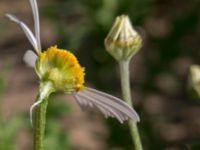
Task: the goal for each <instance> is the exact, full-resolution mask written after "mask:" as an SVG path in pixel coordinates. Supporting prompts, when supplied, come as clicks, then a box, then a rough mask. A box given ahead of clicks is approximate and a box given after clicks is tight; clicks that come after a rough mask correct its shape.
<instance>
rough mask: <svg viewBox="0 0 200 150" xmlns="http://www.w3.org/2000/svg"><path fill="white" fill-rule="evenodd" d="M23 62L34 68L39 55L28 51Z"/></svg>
mask: <svg viewBox="0 0 200 150" xmlns="http://www.w3.org/2000/svg"><path fill="white" fill-rule="evenodd" d="M23 60H24V62H25V63H26V64H27V66H29V67H32V68H34V67H35V62H36V60H37V55H36V54H35V53H34V52H33V51H32V50H27V51H26V52H25V54H24V57H23Z"/></svg>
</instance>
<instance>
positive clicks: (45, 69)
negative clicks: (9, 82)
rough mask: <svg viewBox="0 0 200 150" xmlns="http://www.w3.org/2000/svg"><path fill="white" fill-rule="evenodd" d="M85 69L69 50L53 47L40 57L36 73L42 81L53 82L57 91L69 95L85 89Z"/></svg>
mask: <svg viewBox="0 0 200 150" xmlns="http://www.w3.org/2000/svg"><path fill="white" fill-rule="evenodd" d="M84 70H85V69H84V68H83V67H81V66H80V64H79V62H78V60H77V58H76V57H75V56H74V55H73V54H72V53H70V52H69V51H67V50H64V49H59V48H57V46H52V47H50V48H48V49H47V50H46V51H44V52H41V53H40V54H39V55H38V59H37V62H36V71H37V73H38V75H39V77H40V78H41V80H42V81H51V82H52V83H53V85H54V88H55V89H56V90H62V91H65V92H68V93H71V92H74V91H79V90H81V89H82V88H83V87H84V85H83V84H84V76H85V73H84Z"/></svg>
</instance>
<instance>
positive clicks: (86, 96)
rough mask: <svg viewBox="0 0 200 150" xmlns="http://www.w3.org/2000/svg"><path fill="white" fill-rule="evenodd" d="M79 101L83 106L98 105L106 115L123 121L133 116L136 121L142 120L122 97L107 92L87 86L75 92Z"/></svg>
mask: <svg viewBox="0 0 200 150" xmlns="http://www.w3.org/2000/svg"><path fill="white" fill-rule="evenodd" d="M74 97H75V98H76V100H77V102H78V103H79V104H80V105H81V106H89V105H91V103H92V106H96V107H97V108H98V109H99V110H100V111H101V112H102V113H103V114H104V115H105V117H108V116H111V117H115V118H117V119H118V120H119V121H120V122H121V123H123V121H125V120H127V119H128V118H131V119H132V120H134V121H140V118H139V116H138V115H137V113H136V112H135V110H134V109H132V108H131V107H130V106H128V105H127V104H126V103H125V102H123V101H122V100H121V99H119V98H116V97H114V96H111V95H109V94H106V93H104V92H101V91H97V90H95V89H91V88H85V89H84V90H82V91H79V92H77V93H76V94H74Z"/></svg>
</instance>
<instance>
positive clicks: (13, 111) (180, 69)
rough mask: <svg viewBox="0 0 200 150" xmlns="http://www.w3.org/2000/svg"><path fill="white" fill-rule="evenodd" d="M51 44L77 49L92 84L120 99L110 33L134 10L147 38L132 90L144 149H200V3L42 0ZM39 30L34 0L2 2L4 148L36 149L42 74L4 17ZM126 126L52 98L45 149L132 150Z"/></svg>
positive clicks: (0, 122) (135, 62)
mask: <svg viewBox="0 0 200 150" xmlns="http://www.w3.org/2000/svg"><path fill="white" fill-rule="evenodd" d="M38 4H39V10H40V16H41V17H40V18H41V30H42V31H41V40H42V46H43V48H44V49H46V48H48V47H49V46H51V45H58V47H60V48H66V49H69V50H70V51H72V52H73V53H74V54H75V55H76V56H77V57H78V58H79V61H80V63H81V65H82V66H85V67H86V81H87V84H88V85H89V86H91V87H94V88H97V89H99V90H102V91H105V92H107V93H110V94H113V95H115V96H118V97H121V92H120V77H119V68H118V64H117V63H116V61H115V60H114V59H113V58H112V57H111V56H110V55H109V54H108V53H107V52H106V51H105V48H104V38H105V37H106V35H107V33H108V31H109V29H110V28H111V26H112V23H113V21H114V18H115V17H116V16H117V15H121V14H128V15H129V16H130V18H131V20H132V23H133V25H134V27H135V29H136V30H137V31H138V32H139V33H140V35H141V36H142V38H143V47H142V49H141V50H140V51H139V52H138V53H137V54H136V55H135V56H134V58H133V59H132V61H131V66H130V70H131V87H132V96H133V102H134V105H135V109H136V110H137V112H138V113H139V115H140V117H141V122H140V123H139V124H138V126H139V129H140V134H141V138H142V142H143V145H144V149H145V150H199V149H200V118H199V117H200V100H199V99H198V98H196V97H193V96H191V94H190V93H189V92H188V86H187V81H188V70H189V67H190V65H191V64H194V63H195V64H198V63H200V61H199V56H200V53H199V48H200V45H199V41H200V11H199V10H200V1H199V0H190V1H188V0H182V1H178V0H95V1H94V0H48V1H47V0H38ZM6 12H10V13H14V14H16V15H17V16H19V17H20V19H22V20H23V21H25V22H26V23H27V24H28V25H29V26H30V27H31V29H33V19H32V13H31V9H30V5H29V3H28V0H16V1H14V0H1V1H0V35H1V37H0V52H1V53H0V150H30V149H31V147H32V129H31V125H30V122H29V108H30V106H31V105H32V104H33V102H34V99H35V97H36V94H37V88H38V78H37V76H36V74H35V73H34V70H33V69H31V68H28V67H27V66H26V65H25V64H24V62H23V60H22V58H23V54H24V52H25V51H26V50H27V49H31V48H32V47H31V45H30V44H29V42H28V40H27V39H26V37H25V35H24V33H23V32H22V31H21V30H20V28H19V27H18V26H17V25H16V24H14V23H12V22H10V21H8V20H7V19H6V18H5V17H4V14H5V13H6ZM132 146H133V143H132V142H131V137H130V133H129V129H128V126H127V123H125V124H123V125H121V124H120V123H119V122H118V121H117V120H115V119H107V120H106V119H104V117H103V115H101V114H100V113H99V112H98V111H94V110H85V111H82V110H81V109H80V107H79V106H78V105H77V104H76V102H75V101H74V99H73V98H72V97H70V96H66V95H62V94H57V95H52V96H51V98H50V99H49V107H48V117H47V138H46V149H48V150H55V149H56V150H64V149H66V150H132Z"/></svg>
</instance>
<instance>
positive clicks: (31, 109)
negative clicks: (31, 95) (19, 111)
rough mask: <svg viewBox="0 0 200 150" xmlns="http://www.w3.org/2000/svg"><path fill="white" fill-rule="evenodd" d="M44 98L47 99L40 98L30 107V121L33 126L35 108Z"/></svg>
mask: <svg viewBox="0 0 200 150" xmlns="http://www.w3.org/2000/svg"><path fill="white" fill-rule="evenodd" d="M44 100H45V99H40V100H39V101H37V102H35V103H34V104H33V105H32V106H31V108H30V122H31V125H32V126H33V110H34V109H35V107H37V106H38V105H39V104H41V103H42V102H43V101H44Z"/></svg>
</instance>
